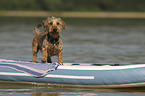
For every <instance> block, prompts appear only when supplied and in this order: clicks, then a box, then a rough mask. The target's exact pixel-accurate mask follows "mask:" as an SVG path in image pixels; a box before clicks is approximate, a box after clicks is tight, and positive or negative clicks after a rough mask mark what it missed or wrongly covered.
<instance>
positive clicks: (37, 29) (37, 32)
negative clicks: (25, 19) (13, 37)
mask: <svg viewBox="0 0 145 96" xmlns="http://www.w3.org/2000/svg"><path fill="white" fill-rule="evenodd" d="M41 26H42V25H41V24H38V25H37V26H36V27H35V28H34V31H33V34H34V35H38V34H39V33H40V30H39V27H41Z"/></svg>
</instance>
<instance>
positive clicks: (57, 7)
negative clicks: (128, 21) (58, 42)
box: [0, 0, 145, 12]
mask: <svg viewBox="0 0 145 96" xmlns="http://www.w3.org/2000/svg"><path fill="white" fill-rule="evenodd" d="M0 10H18V11H21V10H22V11H25V10H26V11H113V12H115V11H117V12H118V11H137V12H143V11H145V0H0Z"/></svg>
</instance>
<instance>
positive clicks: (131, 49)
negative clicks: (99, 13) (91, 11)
mask: <svg viewBox="0 0 145 96" xmlns="http://www.w3.org/2000/svg"><path fill="white" fill-rule="evenodd" d="M44 19H45V18H14V17H13V18H4V17H0V21H1V22H0V58H3V59H14V60H23V61H31V60H32V51H31V50H32V49H31V42H32V39H33V37H34V36H33V35H32V31H33V29H34V27H35V25H37V24H38V23H41V22H42V20H44ZM63 20H64V21H65V22H66V24H67V32H62V33H61V37H62V40H63V43H64V50H63V59H64V62H75V63H76V62H81V63H142V62H145V23H144V22H145V19H79V18H76V19H72V18H64V19H63ZM41 57H42V54H41V53H39V54H38V60H39V61H41ZM53 61H54V62H56V61H57V59H56V58H53ZM50 92H51V91H50ZM32 93H33V94H32V96H41V95H40V94H41V92H40V93H38V94H39V95H37V92H36V93H35V92H32ZM45 94H47V93H44V92H42V96H45ZM48 94H52V93H48ZM53 94H56V95H54V96H57V94H59V93H53ZM66 94H67V93H63V95H64V96H67V95H68V94H69V93H68V94H67V95H66ZM74 94H75V92H74ZM76 94H79V93H76ZM80 94H84V93H80ZM85 94H87V93H85ZM92 94H93V93H92ZM94 94H95V95H96V94H97V95H98V96H109V93H108V94H107V93H106V94H104V93H102V94H104V95H102V94H99V93H94ZM114 94H115V95H114V96H116V93H114ZM122 94H123V93H122ZM25 95H26V94H23V96H25ZM29 95H30V94H29ZM29 95H27V96H29ZM61 95H62V93H61ZM127 95H128V96H135V95H133V94H131V95H129V94H127ZM15 96H16V94H15ZM21 96H22V95H21ZM47 96H49V95H47ZM51 96H52V95H51ZM58 96H59V95H58ZM110 96H113V93H112V94H111V95H110ZM120 96H125V95H121V94H120ZM137 96H143V95H142V94H137Z"/></svg>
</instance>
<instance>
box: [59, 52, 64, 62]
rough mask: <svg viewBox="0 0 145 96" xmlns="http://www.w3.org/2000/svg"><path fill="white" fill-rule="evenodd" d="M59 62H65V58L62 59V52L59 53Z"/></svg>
mask: <svg viewBox="0 0 145 96" xmlns="http://www.w3.org/2000/svg"><path fill="white" fill-rule="evenodd" d="M58 62H59V63H64V62H63V60H62V52H59V53H58Z"/></svg>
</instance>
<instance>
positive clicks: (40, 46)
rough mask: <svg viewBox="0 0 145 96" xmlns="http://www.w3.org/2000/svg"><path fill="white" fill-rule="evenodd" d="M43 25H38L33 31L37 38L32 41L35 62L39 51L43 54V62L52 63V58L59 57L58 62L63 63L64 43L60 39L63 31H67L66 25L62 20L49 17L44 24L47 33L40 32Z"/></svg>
mask: <svg viewBox="0 0 145 96" xmlns="http://www.w3.org/2000/svg"><path fill="white" fill-rule="evenodd" d="M39 27H41V24H38V25H37V26H36V27H35V30H34V31H33V34H35V35H36V36H35V37H34V39H33V41H32V51H33V62H37V60H36V58H37V53H38V51H39V50H41V51H42V52H43V57H42V60H41V61H42V62H43V63H45V62H46V61H47V62H48V63H52V61H51V58H50V57H52V56H57V57H58V62H59V63H63V60H62V52H63V43H62V40H61V38H60V33H61V31H62V30H64V31H66V24H65V22H64V21H62V20H61V19H60V18H55V17H48V18H47V20H44V21H43V23H42V28H43V29H44V31H45V32H40V30H39V29H38V28H39Z"/></svg>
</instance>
